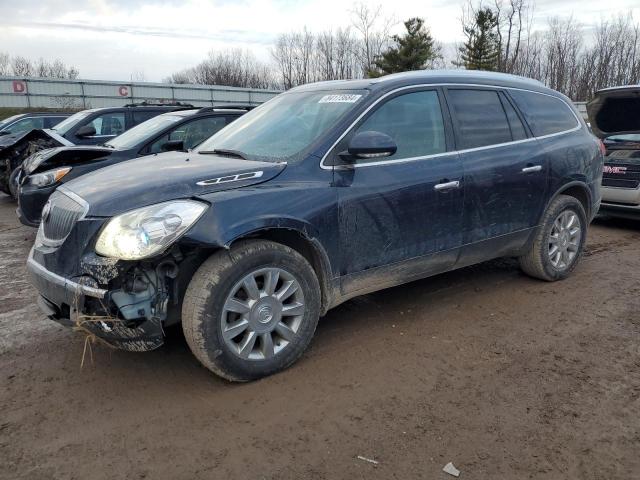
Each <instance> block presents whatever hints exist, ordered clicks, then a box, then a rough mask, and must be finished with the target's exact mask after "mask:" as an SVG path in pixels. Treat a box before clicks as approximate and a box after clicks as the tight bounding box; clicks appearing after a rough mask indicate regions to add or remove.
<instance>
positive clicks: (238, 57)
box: [166, 49, 275, 88]
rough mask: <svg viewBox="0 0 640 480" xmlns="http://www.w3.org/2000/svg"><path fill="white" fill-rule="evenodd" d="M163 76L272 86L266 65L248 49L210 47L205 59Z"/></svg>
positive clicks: (208, 82) (206, 82)
mask: <svg viewBox="0 0 640 480" xmlns="http://www.w3.org/2000/svg"><path fill="white" fill-rule="evenodd" d="M166 80H167V81H169V82H172V83H196V84H202V85H227V86H230V87H247V88H272V87H273V86H274V85H275V81H274V79H273V74H272V72H271V70H270V68H269V67H268V66H267V65H265V64H263V63H261V62H259V61H257V60H256V59H255V57H254V56H253V54H251V52H249V51H246V50H241V49H235V50H225V51H222V52H215V51H211V52H209V57H208V58H207V59H206V60H204V61H202V62H200V63H199V64H198V65H196V66H195V67H192V68H188V69H186V70H182V71H180V72H176V73H174V74H172V75H171V76H170V77H169V78H168V79H166Z"/></svg>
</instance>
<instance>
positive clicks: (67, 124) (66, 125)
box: [52, 110, 93, 135]
mask: <svg viewBox="0 0 640 480" xmlns="http://www.w3.org/2000/svg"><path fill="white" fill-rule="evenodd" d="M92 113H93V110H83V111H82V112H78V113H74V114H73V115H71V116H70V117H67V118H65V119H64V120H63V121H61V122H60V123H59V124H57V125H56V126H55V127H54V128H53V129H52V130H55V131H56V132H58V133H59V134H60V135H64V134H65V133H67V132H68V131H69V130H71V129H72V128H73V127H75V126H76V125H77V124H78V123H79V122H80V121H81V120H83V119H85V118H87V117H88V116H89V115H91V114H92Z"/></svg>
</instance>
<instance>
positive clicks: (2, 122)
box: [0, 115, 21, 130]
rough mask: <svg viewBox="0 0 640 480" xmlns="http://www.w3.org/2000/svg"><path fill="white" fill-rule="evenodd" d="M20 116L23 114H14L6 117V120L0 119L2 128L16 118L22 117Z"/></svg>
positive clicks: (0, 128) (0, 127)
mask: <svg viewBox="0 0 640 480" xmlns="http://www.w3.org/2000/svg"><path fill="white" fill-rule="evenodd" d="M20 116H21V115H13V116H11V117H9V118H5V119H4V120H2V121H0V130H2V129H3V128H4V127H6V126H7V125H8V124H10V123H11V122H13V121H14V120H16V119H18V118H20Z"/></svg>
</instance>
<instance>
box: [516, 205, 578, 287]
mask: <svg viewBox="0 0 640 480" xmlns="http://www.w3.org/2000/svg"><path fill="white" fill-rule="evenodd" d="M586 236H587V216H586V213H585V211H584V207H583V206H582V204H581V203H580V202H579V201H578V200H577V199H576V198H574V197H570V196H568V195H558V197H556V198H555V199H554V200H553V201H552V202H551V204H550V205H549V207H548V208H547V211H546V212H545V214H544V217H543V219H542V224H541V226H540V229H539V230H538V232H537V233H536V236H535V238H534V240H533V242H532V244H531V246H530V248H529V251H528V252H527V254H526V255H524V256H522V257H520V266H521V268H522V270H523V271H524V272H525V273H527V274H528V275H531V276H532V277H535V278H539V279H541V280H547V281H550V282H552V281H556V280H562V279H564V278H566V277H568V276H569V274H570V273H571V272H572V271H573V269H574V268H575V267H576V265H577V264H578V261H579V260H580V256H581V255H582V251H583V249H584V243H585V240H586Z"/></svg>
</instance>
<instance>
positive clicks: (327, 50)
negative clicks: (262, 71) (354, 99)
mask: <svg viewBox="0 0 640 480" xmlns="http://www.w3.org/2000/svg"><path fill="white" fill-rule="evenodd" d="M358 49H359V42H358V40H357V39H356V38H355V36H354V35H353V33H352V32H351V29H350V28H345V29H338V30H337V31H336V32H335V33H334V32H332V31H326V32H321V33H319V34H313V33H311V32H309V31H308V30H307V29H306V28H305V29H303V30H302V31H301V32H293V33H285V34H282V35H280V36H279V37H278V38H277V40H276V43H275V45H274V47H273V48H272V49H271V56H272V58H273V61H274V64H275V65H274V67H275V70H276V75H277V78H278V79H279V82H280V83H281V86H282V87H284V88H285V89H288V88H291V87H294V86H296V85H301V84H304V83H308V82H316V81H321V80H343V79H348V78H361V77H362V70H361V65H360V61H359V57H358V55H357V51H358Z"/></svg>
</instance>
